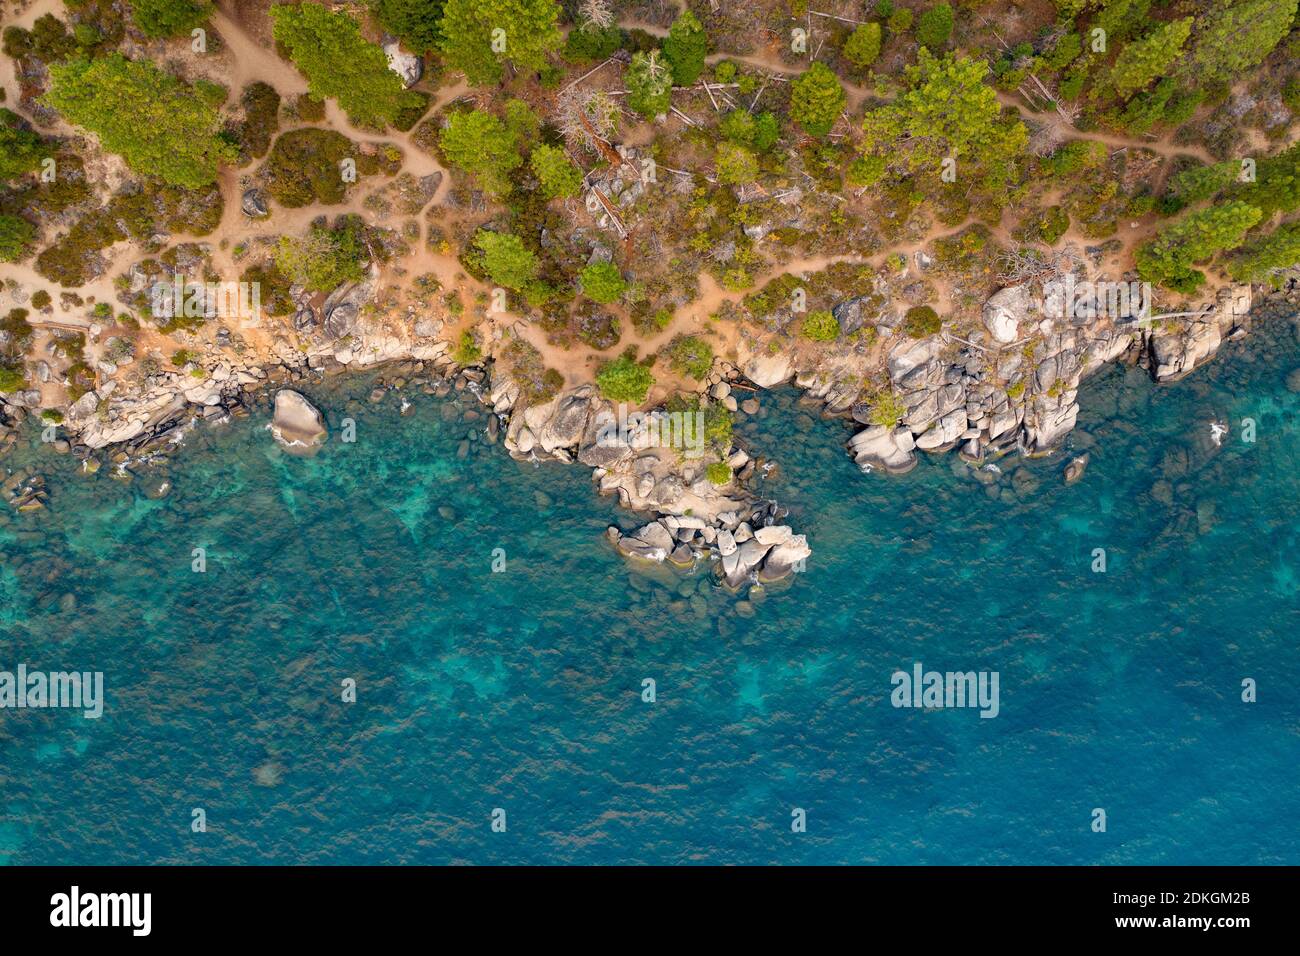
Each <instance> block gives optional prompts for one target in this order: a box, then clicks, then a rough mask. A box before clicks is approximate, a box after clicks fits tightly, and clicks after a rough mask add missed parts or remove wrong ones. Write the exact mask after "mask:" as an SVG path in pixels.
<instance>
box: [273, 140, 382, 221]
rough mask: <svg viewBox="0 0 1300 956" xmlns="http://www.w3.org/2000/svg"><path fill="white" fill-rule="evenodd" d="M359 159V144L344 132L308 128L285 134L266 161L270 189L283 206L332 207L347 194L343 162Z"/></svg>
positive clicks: (295, 207) (276, 143)
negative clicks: (357, 148)
mask: <svg viewBox="0 0 1300 956" xmlns="http://www.w3.org/2000/svg"><path fill="white" fill-rule="evenodd" d="M346 159H350V160H352V161H353V162H354V163H356V162H357V161H358V159H359V155H358V153H357V150H356V147H355V146H354V145H353V143H352V141H351V140H350V139H348V138H347V137H346V136H344V135H343V134H342V133H339V132H336V131H335V130H332V129H316V128H315V127H308V128H305V129H295V130H290V131H289V132H287V133H284V134H283V135H281V136H280V137H279V139H277V140H276V141H275V146H273V147H272V148H271V155H270V157H269V158H268V159H267V161H266V167H265V174H266V188H267V192H269V193H270V194H271V196H272V198H274V199H275V200H276V201H277V202H279V203H280V205H282V206H287V207H289V208H291V209H297V208H300V207H302V206H311V205H317V204H319V205H324V206H331V205H335V204H337V203H341V202H343V200H344V199H345V198H346V197H347V187H348V184H347V183H346V182H345V181H344V179H343V171H342V165H341V164H342V163H343V161H344V160H346Z"/></svg>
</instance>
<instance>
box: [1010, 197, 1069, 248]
mask: <svg viewBox="0 0 1300 956" xmlns="http://www.w3.org/2000/svg"><path fill="white" fill-rule="evenodd" d="M1069 228H1070V215H1069V213H1067V212H1066V211H1065V210H1064V209H1062V208H1061V207H1060V206H1051V207H1049V208H1047V209H1040V210H1037V211H1036V212H1034V213H1033V214H1032V215H1031V216H1030V217H1029V218H1028V219H1027V221H1026V222H1025V224H1024V226H1023V228H1022V229H1021V230H1020V233H1019V236H1020V237H1021V238H1023V239H1024V241H1026V242H1041V243H1043V244H1044V245H1048V246H1051V245H1055V244H1056V241H1057V240H1058V239H1060V238H1061V237H1062V236H1063V235H1065V233H1066V230H1068V229H1069Z"/></svg>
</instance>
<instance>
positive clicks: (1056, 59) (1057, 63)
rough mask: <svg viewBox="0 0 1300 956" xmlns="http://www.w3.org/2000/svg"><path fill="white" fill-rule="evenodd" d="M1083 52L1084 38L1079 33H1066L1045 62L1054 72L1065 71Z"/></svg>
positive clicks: (1045, 58) (1046, 57)
mask: <svg viewBox="0 0 1300 956" xmlns="http://www.w3.org/2000/svg"><path fill="white" fill-rule="evenodd" d="M1082 52H1083V37H1081V36H1080V35H1079V34H1077V33H1066V34H1064V35H1063V36H1062V37H1061V38H1060V39H1058V40H1057V41H1056V45H1055V46H1053V47H1052V49H1051V52H1049V53H1048V54H1047V55H1046V56H1045V57H1044V58H1043V60H1044V62H1045V63H1046V64H1047V65H1048V67H1050V68H1051V69H1053V70H1063V69H1065V68H1066V67H1067V66H1069V65H1070V64H1071V63H1073V62H1074V61H1075V59H1076V58H1077V57H1078V56H1079V54H1080V53H1082Z"/></svg>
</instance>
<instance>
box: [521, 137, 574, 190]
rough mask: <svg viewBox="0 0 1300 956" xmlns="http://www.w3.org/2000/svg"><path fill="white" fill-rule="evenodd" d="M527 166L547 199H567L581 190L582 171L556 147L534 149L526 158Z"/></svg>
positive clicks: (543, 146)
mask: <svg viewBox="0 0 1300 956" xmlns="http://www.w3.org/2000/svg"><path fill="white" fill-rule="evenodd" d="M528 165H529V167H530V168H531V169H532V171H533V175H534V176H536V177H537V181H538V183H539V184H540V185H541V187H542V195H543V196H545V197H546V198H547V199H567V198H569V197H571V196H576V195H578V192H579V190H581V189H582V170H580V169H579V168H578V167H577V166H575V165H574V164H573V162H572V161H571V160H570V159H569V157H568V156H566V155H565V154H564V150H562V149H559V148H558V147H555V146H547V145H545V144H543V145H541V146H538V147H536V148H535V149H534V150H533V152H532V155H531V156H529V157H528Z"/></svg>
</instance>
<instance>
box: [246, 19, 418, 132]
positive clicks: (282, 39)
mask: <svg viewBox="0 0 1300 956" xmlns="http://www.w3.org/2000/svg"><path fill="white" fill-rule="evenodd" d="M271 19H272V20H273V21H274V27H273V31H272V32H273V34H274V36H275V42H276V43H279V44H282V45H283V46H284V47H285V48H286V49H287V50H288V51H289V56H290V57H291V58H292V59H293V62H294V65H295V66H297V67H298V69H299V71H301V73H302V75H303V76H305V77H306V78H307V87H308V89H309V90H311V92H312V95H314V96H316V97H317V98H319V99H325V98H326V97H333V98H335V99H337V100H338V102H339V106H341V107H342V108H343V111H344V112H345V113H347V114H348V117H349V118H350V119H351V120H352V121H353V122H354V123H358V124H361V125H363V126H371V127H378V128H382V127H384V126H387V125H389V124H391V123H393V122H395V121H396V120H397V117H398V114H399V113H401V112H402V110H404V109H406V108H408V107H410V106H411V105H412V104H413V103H416V102H418V99H417V98H416V97H415V95H414V94H412V93H411V92H409V91H408V90H406V89H405V88H404V87H403V86H402V80H401V77H399V76H398V75H397V74H396V73H394V72H393V71H392V70H390V69H389V68H388V56H387V54H385V53H384V51H383V50H382V49H380V48H379V47H378V46H377V45H376V44H374V43H371V42H369V41H368V40H366V39H365V38H364V37H362V36H361V30H360V28H359V27H358V26H357V23H356V21H355V20H353V19H352V18H351V17H350V16H348V15H347V14H346V13H342V12H334V11H332V10H327V9H325V7H323V6H321V5H320V4H319V3H310V2H308V3H300V4H295V5H292V6H290V5H285V4H272V6H271Z"/></svg>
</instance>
